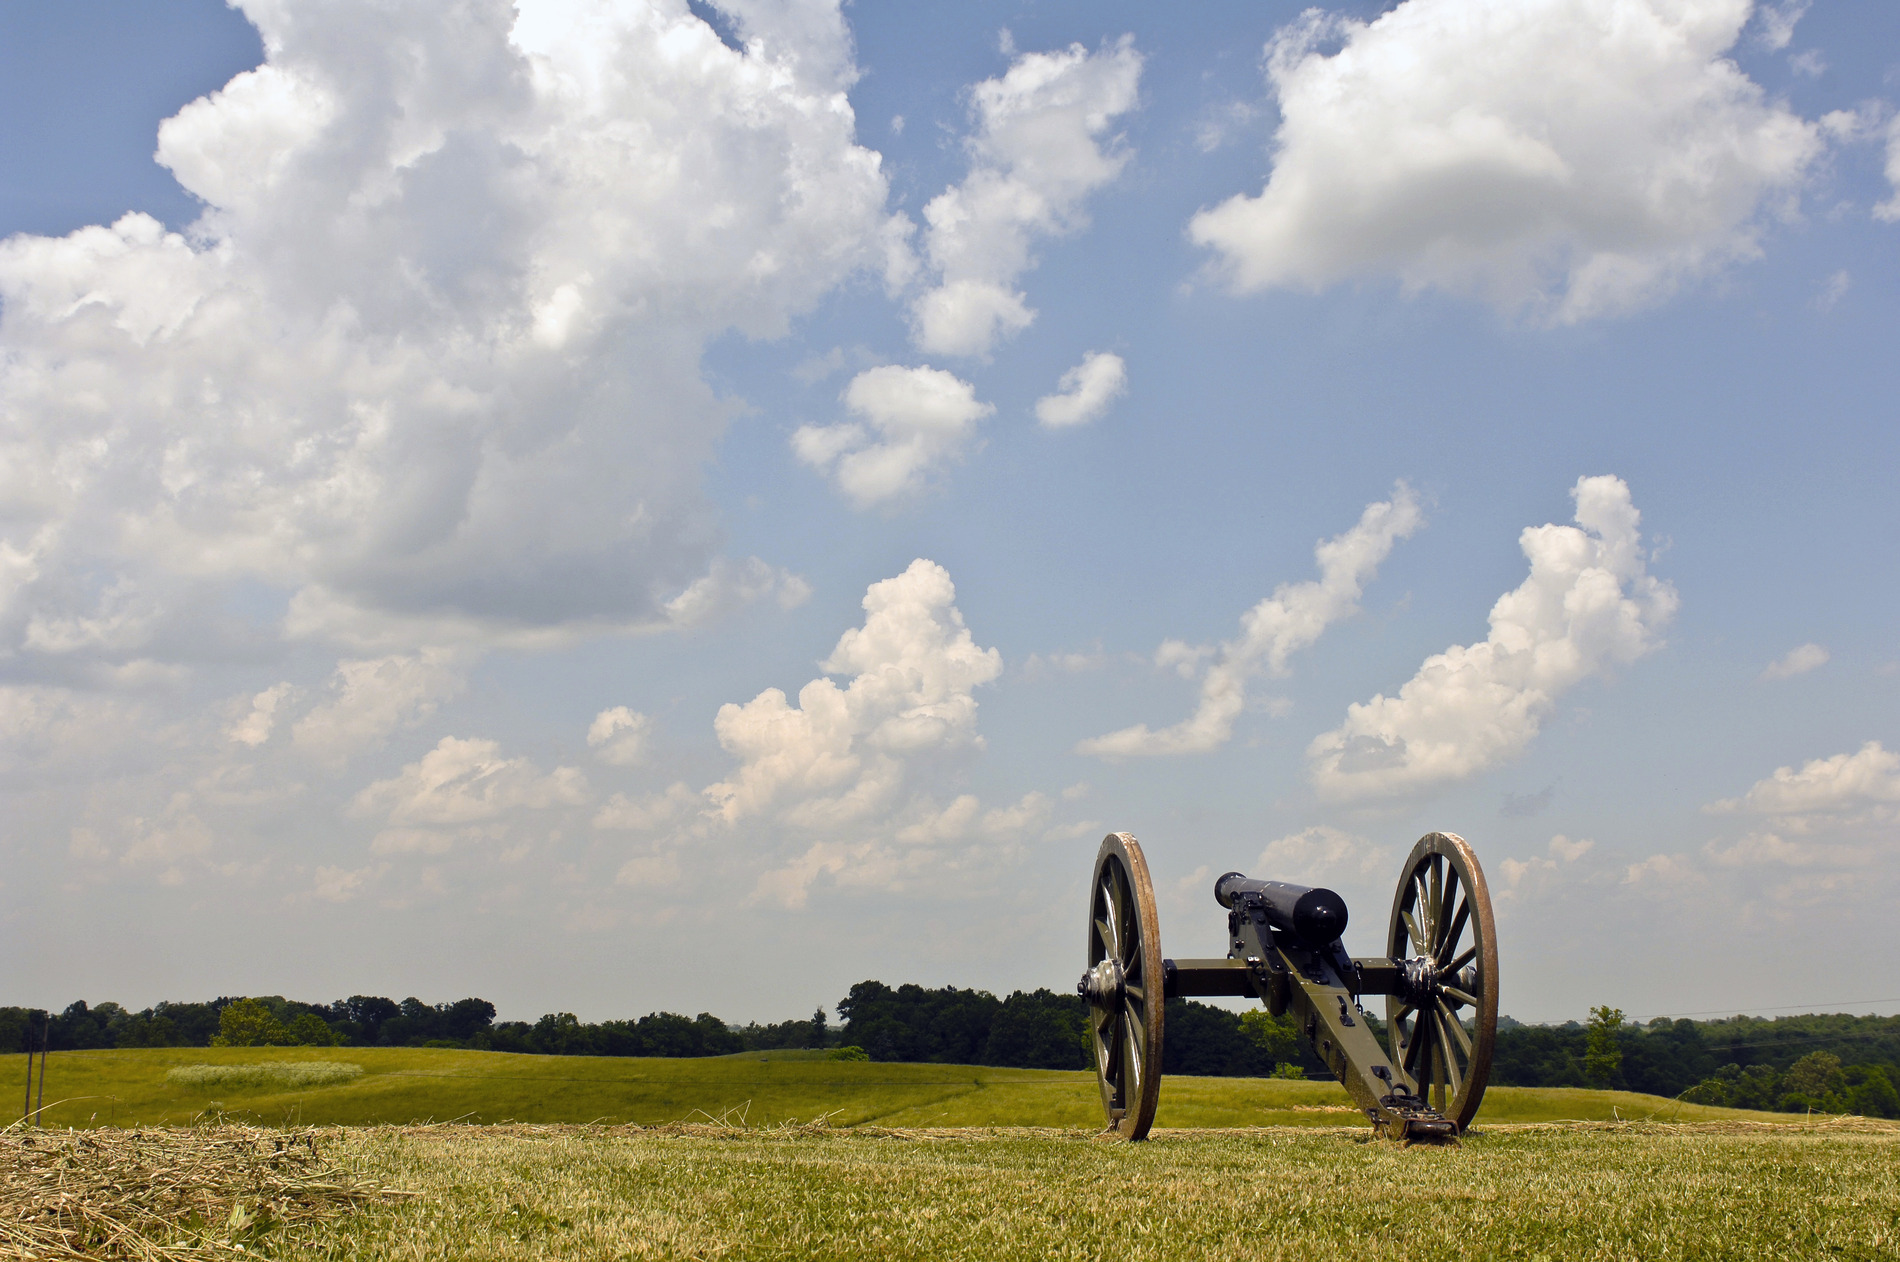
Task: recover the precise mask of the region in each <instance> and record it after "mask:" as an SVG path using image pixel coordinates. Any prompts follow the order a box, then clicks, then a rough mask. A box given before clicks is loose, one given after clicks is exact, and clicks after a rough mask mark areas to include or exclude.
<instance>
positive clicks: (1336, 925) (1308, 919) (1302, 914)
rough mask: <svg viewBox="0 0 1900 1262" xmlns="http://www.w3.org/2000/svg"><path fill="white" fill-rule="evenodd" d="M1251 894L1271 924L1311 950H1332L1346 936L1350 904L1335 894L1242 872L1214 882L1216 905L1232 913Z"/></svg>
mask: <svg viewBox="0 0 1900 1262" xmlns="http://www.w3.org/2000/svg"><path fill="white" fill-rule="evenodd" d="M1247 894H1253V895H1257V896H1258V897H1259V900H1260V905H1261V906H1262V907H1264V908H1265V909H1266V913H1267V922H1268V923H1269V924H1271V925H1272V926H1273V927H1274V928H1275V929H1278V930H1280V931H1281V932H1282V933H1290V934H1292V935H1293V936H1294V937H1295V938H1298V939H1299V940H1300V941H1301V942H1303V943H1305V944H1306V945H1307V946H1312V947H1323V946H1328V945H1330V944H1331V943H1334V942H1337V941H1339V938H1340V935H1341V934H1343V933H1345V932H1346V900H1345V899H1343V898H1341V897H1340V896H1339V895H1337V894H1335V893H1333V891H1331V890H1328V889H1314V888H1311V887H1310V886H1305V885H1289V884H1287V883H1286V882H1285V881H1256V880H1254V879H1252V878H1251V877H1247V876H1243V875H1242V874H1240V873H1239V872H1229V873H1226V874H1225V875H1223V876H1222V877H1221V878H1220V879H1219V880H1217V881H1215V882H1214V901H1215V902H1217V903H1219V904H1220V905H1221V906H1222V907H1225V908H1228V909H1229V910H1232V908H1233V906H1234V902H1235V900H1236V899H1238V898H1240V897H1241V896H1243V895H1247Z"/></svg>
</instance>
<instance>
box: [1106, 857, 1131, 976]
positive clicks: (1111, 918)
mask: <svg viewBox="0 0 1900 1262" xmlns="http://www.w3.org/2000/svg"><path fill="white" fill-rule="evenodd" d="M1105 888H1106V889H1107V890H1108V923H1109V924H1111V925H1113V926H1114V927H1115V958H1116V960H1118V961H1119V960H1120V959H1121V957H1122V939H1123V937H1124V936H1125V933H1126V931H1127V928H1128V906H1127V900H1126V898H1125V897H1124V895H1123V893H1122V883H1121V869H1120V867H1114V868H1111V869H1110V871H1109V873H1108V880H1107V882H1106V883H1105Z"/></svg>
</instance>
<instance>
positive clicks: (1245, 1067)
mask: <svg viewBox="0 0 1900 1262" xmlns="http://www.w3.org/2000/svg"><path fill="white" fill-rule="evenodd" d="M1162 1021H1163V1025H1162V1029H1163V1031H1164V1032H1165V1037H1163V1038H1162V1040H1161V1067H1162V1070H1163V1072H1165V1073H1170V1074H1196V1075H1201V1076H1220V1077H1253V1078H1264V1077H1266V1076H1267V1075H1268V1074H1270V1073H1272V1072H1273V1066H1274V1062H1273V1061H1272V1060H1271V1059H1270V1058H1269V1056H1268V1054H1267V1052H1266V1051H1265V1050H1264V1049H1263V1048H1261V1047H1260V1045H1259V1044H1257V1043H1256V1042H1255V1041H1254V1040H1253V1039H1252V1038H1251V1037H1249V1036H1248V1034H1247V1032H1246V1028H1245V1027H1244V1026H1242V1024H1241V1017H1240V1014H1239V1013H1237V1012H1230V1011H1228V1010H1227V1009H1226V1008H1216V1007H1215V1006H1214V1005H1212V1004H1205V1003H1197V1002H1196V1001H1194V1000H1192V999H1170V1000H1168V1001H1167V1008H1166V1009H1165V1011H1164V1012H1163V1015H1162ZM1329 1076H1330V1075H1329Z"/></svg>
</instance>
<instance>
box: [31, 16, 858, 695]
mask: <svg viewBox="0 0 1900 1262" xmlns="http://www.w3.org/2000/svg"><path fill="white" fill-rule="evenodd" d="M241 7H242V8H243V9H244V11H245V13H246V15H247V16H248V17H249V18H250V19H251V20H252V21H253V22H254V23H255V24H256V25H257V26H258V28H259V30H260V32H261V35H262V37H263V46H264V49H265V50H266V56H267V59H268V60H267V64H265V65H264V66H262V67H260V68H258V69H256V70H252V71H247V72H245V73H244V74H240V75H238V76H237V77H236V78H234V79H233V80H231V82H229V83H228V84H226V85H225V87H224V88H223V89H221V90H220V91H217V92H214V93H212V94H211V95H209V96H207V97H205V98H203V99H201V100H198V101H195V102H193V103H191V104H189V105H187V106H186V107H185V108H184V109H182V110H181V111H180V112H179V113H178V114H177V115H176V116H175V117H174V118H172V119H171V120H169V121H168V122H166V123H165V124H164V126H163V127H162V128H161V130H160V133H159V137H158V155H157V156H158V160H159V161H160V162H161V163H163V164H164V165H165V166H167V167H168V168H170V170H171V171H172V172H173V174H174V175H176V176H177V178H178V179H179V181H180V182H181V183H182V184H183V185H184V186H185V188H186V189H188V190H189V191H190V192H192V193H193V194H195V195H197V196H198V197H200V198H202V199H203V200H204V201H205V203H206V209H205V212H204V214H203V216H202V218H201V219H200V220H199V221H198V222H197V223H196V224H195V225H193V227H192V228H191V230H190V231H189V232H186V233H176V232H169V231H166V230H165V229H164V227H163V226H162V225H160V224H159V223H158V222H157V221H155V220H153V219H152V218H150V217H148V216H146V215H142V214H128V215H126V216H125V217H123V218H122V219H120V220H119V221H118V222H116V223H114V224H111V225H95V226H91V227H86V228H83V229H80V230H79V231H77V232H74V233H72V234H70V235H68V236H65V237H60V238H47V237H39V236H32V235H17V236H14V237H11V238H8V239H7V240H5V241H4V242H0V347H3V349H4V354H0V500H3V501H4V502H5V503H6V504H7V505H8V506H9V511H8V512H7V514H6V515H5V518H4V521H0V573H3V574H4V575H5V576H7V577H8V578H10V579H11V580H13V583H14V584H15V585H14V586H13V588H12V590H11V591H9V593H8V595H7V598H6V599H5V600H4V602H0V603H3V604H4V607H3V608H0V649H3V650H4V651H7V652H14V651H16V650H21V649H25V650H29V651H30V652H32V653H34V654H38V655H42V656H44V655H47V654H54V653H59V654H73V653H91V654H94V655H97V656H102V657H106V658H108V659H111V660H125V659H128V658H130V657H136V656H139V655H151V654H152V653H153V652H155V651H157V652H170V653H180V654H184V653H188V652H189V651H190V650H191V649H194V648H196V649H202V646H203V644H204V643H205V642H206V636H205V635H204V633H203V632H202V631H200V630H194V629H193V628H198V627H199V626H200V624H204V623H207V622H211V623H215V622H216V620H217V619H218V618H220V617H223V616H225V615H223V614H222V613H221V612H220V611H221V610H223V609H225V608H226V607H227V606H228V604H229V602H228V601H225V600H223V599H221V595H222V594H223V593H225V592H227V591H229V590H231V589H233V588H236V587H238V586H240V585H243V584H252V585H262V586H263V587H265V588H267V589H269V590H271V591H273V592H275V593H276V594H277V595H279V596H280V597H282V598H284V599H287V600H288V601H289V603H290V612H289V614H288V615H287V617H286V620H285V622H284V623H283V625H282V630H283V631H285V632H286V633H288V634H292V635H297V634H303V635H311V636H327V637H331V638H336V639H344V640H348V641H350V642H351V643H377V644H379V645H386V647H387V648H388V649H389V650H391V651H395V650H409V651H413V650H414V649H416V648H417V647H419V646H420V645H422V644H432V643H433V644H442V643H451V642H454V643H460V642H465V641H468V640H472V639H480V638H482V637H484V636H487V637H493V636H498V635H503V634H510V633H519V632H526V631H534V630H537V629H547V628H554V627H566V626H578V627H597V628H608V629H612V628H617V627H630V626H646V625H656V624H657V625H670V624H671V622H672V620H673V619H672V617H671V615H670V613H669V611H668V610H667V608H666V602H667V601H668V600H669V599H670V598H672V597H674V596H675V595H676V594H678V593H680V592H681V591H682V590H683V589H685V588H687V586H688V585H689V584H690V583H692V582H693V580H694V579H695V578H696V577H697V576H699V575H702V574H704V573H706V572H707V568H708V564H709V562H710V561H711V560H712V549H713V546H714V543H715V540H716V532H714V531H712V530H711V529H709V521H708V519H709V516H710V512H711V509H710V506H709V505H708V503H707V502H706V500H705V497H704V496H703V493H702V491H701V489H700V484H699V469H700V467H701V465H702V464H703V463H704V462H705V461H706V460H707V459H708V457H709V456H710V454H711V452H712V450H713V446H714V444H715V443H716V442H717V440H718V438H719V436H720V434H721V432H722V430H723V428H724V425H725V423H726V420H727V418H728V416H729V415H730V412H731V405H730V404H728V403H724V402H722V401H720V400H719V399H718V398H717V397H716V396H715V395H714V394H713V392H712V391H711V390H710V389H709V388H708V386H707V385H706V384H705V383H704V382H703V381H702V380H701V379H700V376H699V372H698V363H699V359H700V352H701V348H702V347H703V346H704V345H705V344H706V343H707V341H708V340H709V339H710V338H712V337H715V336H717V335H719V334H720V333H722V332H723V331H725V330H727V329H738V330H740V331H742V332H744V333H746V334H749V335H755V336H771V335H775V334H777V333H779V332H781V331H783V330H784V329H786V328H787V327H788V322H789V320H790V319H791V318H792V317H794V316H795V315H797V314H798V313H800V312H802V311H805V310H807V309H809V308H810V307H811V306H812V305H813V304H814V303H816V302H817V301H818V300H819V299H820V298H821V297H822V296H824V295H825V294H826V293H827V292H829V291H830V290H832V289H833V288H834V287H835V286H836V285H837V284H838V283H839V282H840V281H842V280H844V279H845V278H847V277H849V276H850V275H852V274H853V273H854V272H857V271H859V270H862V269H867V268H869V269H876V268H877V267H879V266H881V260H882V257H883V254H884V251H885V246H886V238H887V237H888V236H889V225H890V224H891V223H892V222H894V221H892V220H891V219H890V218H889V217H888V216H887V215H886V213H885V210H884V203H885V198H886V191H887V185H886V180H885V177H884V175H883V173H882V171H881V170H880V158H879V156H878V155H877V154H876V153H874V152H872V151H870V150H868V149H865V148H863V147H861V146H859V145H858V144H857V143H856V140H855V121H854V118H853V114H852V110H851V107H850V104H849V101H848V98H847V96H846V89H847V88H848V87H849V86H850V84H851V83H852V82H853V81H854V79H855V77H856V70H855V68H854V66H853V64H852V55H851V41H850V35H849V32H848V31H847V30H846V28H845V25H844V22H843V20H842V17H841V15H840V13H839V11H838V7H837V5H836V4H834V3H826V2H824V0H813V2H812V3H803V4H798V5H778V4H771V3H763V2H760V3H753V2H751V0H735V3H734V4H732V5H730V6H726V7H725V11H727V12H728V13H729V15H730V16H731V18H732V20H733V21H734V23H735V24H736V27H737V29H738V30H739V31H740V32H741V34H742V36H743V38H744V41H745V47H744V50H743V51H735V50H734V49H732V48H729V47H727V46H726V45H725V44H724V43H722V42H721V41H720V39H719V37H718V36H717V35H715V34H714V32H713V31H712V29H711V28H710V27H708V26H707V25H706V23H704V22H702V21H701V20H700V19H699V18H698V17H696V16H694V14H693V13H692V12H690V11H689V8H688V6H687V4H686V3H685V0H618V2H613V3H610V2H608V0H578V2H575V3H558V2H556V0H522V3H521V4H520V5H519V6H518V7H519V10H520V12H519V14H518V15H517V12H516V8H517V6H515V5H511V4H508V3H505V2H503V0H476V2H473V3H470V4H466V5H462V6H456V7H450V8H444V7H442V6H436V5H413V6H400V5H397V6H390V5H363V4H357V3H352V2H349V0H313V2H312V3H307V4H298V5H285V4H281V3H277V2H276V0H246V2H245V3H243V4H242V5H241ZM451 633H452V634H451ZM445 635H450V636H451V638H443V637H444V636H445ZM214 642H215V641H214Z"/></svg>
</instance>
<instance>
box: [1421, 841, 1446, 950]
mask: <svg viewBox="0 0 1900 1262" xmlns="http://www.w3.org/2000/svg"><path fill="white" fill-rule="evenodd" d="M1428 866H1429V868H1430V870H1431V874H1432V888H1431V895H1432V897H1431V902H1430V903H1429V904H1428V905H1427V906H1426V908H1425V912H1426V915H1427V917H1428V919H1427V921H1426V925H1425V929H1426V932H1427V933H1428V934H1429V935H1430V938H1429V940H1430V941H1431V942H1433V944H1434V945H1435V944H1436V943H1437V940H1438V933H1437V930H1438V918H1439V916H1440V914H1441V913H1442V912H1443V911H1444V909H1445V904H1444V901H1443V900H1442V899H1441V898H1440V897H1439V894H1440V891H1442V890H1443V888H1444V883H1445V873H1444V866H1445V863H1444V860H1443V859H1441V858H1439V857H1438V856H1437V855H1433V856H1432V857H1431V860H1430V862H1429V865H1428Z"/></svg>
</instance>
